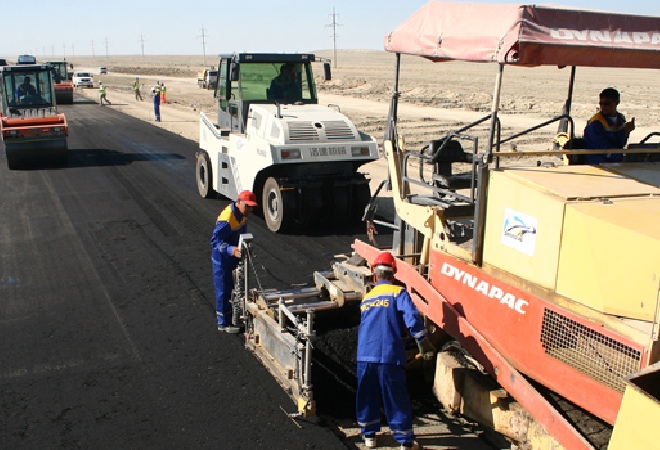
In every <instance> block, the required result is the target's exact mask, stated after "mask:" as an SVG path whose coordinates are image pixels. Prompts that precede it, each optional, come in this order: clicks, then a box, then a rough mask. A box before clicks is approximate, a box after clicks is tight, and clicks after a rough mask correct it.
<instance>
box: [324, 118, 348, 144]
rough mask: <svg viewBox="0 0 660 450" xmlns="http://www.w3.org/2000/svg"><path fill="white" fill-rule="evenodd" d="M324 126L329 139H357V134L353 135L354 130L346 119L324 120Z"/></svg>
mask: <svg viewBox="0 0 660 450" xmlns="http://www.w3.org/2000/svg"><path fill="white" fill-rule="evenodd" d="M324 126H325V136H326V137H327V138H328V139H347V140H353V139H355V136H354V135H353V130H352V129H351V127H350V126H349V125H348V124H347V123H346V122H344V121H341V120H336V121H330V122H324Z"/></svg>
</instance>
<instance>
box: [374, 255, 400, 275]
mask: <svg viewBox="0 0 660 450" xmlns="http://www.w3.org/2000/svg"><path fill="white" fill-rule="evenodd" d="M376 266H389V267H391V268H392V272H394V273H396V259H395V258H394V256H392V254H391V253H390V252H382V253H381V254H379V255H378V256H376V259H374V263H373V264H372V265H371V269H372V270H373V268H374V267H376Z"/></svg>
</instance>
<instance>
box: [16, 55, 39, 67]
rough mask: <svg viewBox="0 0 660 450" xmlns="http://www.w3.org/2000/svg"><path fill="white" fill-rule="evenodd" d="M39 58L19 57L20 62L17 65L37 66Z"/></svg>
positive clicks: (30, 56)
mask: <svg viewBox="0 0 660 450" xmlns="http://www.w3.org/2000/svg"><path fill="white" fill-rule="evenodd" d="M36 63H37V58H35V57H34V56H32V55H18V61H17V63H16V64H18V65H21V64H36Z"/></svg>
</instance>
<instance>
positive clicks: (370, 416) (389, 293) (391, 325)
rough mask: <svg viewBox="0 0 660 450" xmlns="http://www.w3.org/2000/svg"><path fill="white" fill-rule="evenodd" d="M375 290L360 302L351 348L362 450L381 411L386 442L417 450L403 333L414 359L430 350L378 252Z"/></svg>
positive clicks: (390, 264)
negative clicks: (416, 353) (387, 431)
mask: <svg viewBox="0 0 660 450" xmlns="http://www.w3.org/2000/svg"><path fill="white" fill-rule="evenodd" d="M372 270H373V275H374V282H375V285H374V287H373V289H372V290H371V291H369V292H368V293H367V294H366V295H365V296H364V298H363V299H362V302H360V311H361V312H360V327H359V328H358V346H357V383H358V385H357V395H356V410H357V419H358V424H359V425H360V429H361V432H362V437H363V439H364V444H365V446H366V447H369V448H372V447H376V445H377V443H376V433H378V432H379V431H380V414H381V407H383V409H384V411H385V417H386V418H387V423H388V425H389V427H390V430H391V432H392V437H393V438H394V440H396V441H397V442H398V443H399V444H401V449H408V448H413V449H421V448H422V447H421V445H419V443H417V442H416V441H415V434H414V433H413V425H412V406H411V404H410V396H409V395H408V391H407V388H406V348H405V340H404V338H403V337H402V336H404V334H403V333H404V331H406V328H407V329H408V330H409V331H410V334H411V335H412V337H413V338H414V339H415V341H416V342H417V345H418V347H419V352H420V355H423V356H424V357H425V358H430V357H432V355H433V351H434V350H435V349H434V347H433V345H432V344H431V342H430V341H429V339H428V337H427V334H428V332H427V330H426V328H425V327H424V321H423V320H422V317H421V315H420V314H419V311H418V310H417V308H416V307H415V304H414V303H413V301H412V299H411V298H410V294H408V292H407V291H406V290H405V288H404V287H403V286H399V285H396V284H394V283H393V281H394V274H395V273H396V260H395V259H394V257H393V256H392V254H391V253H390V252H382V253H380V254H379V255H378V256H377V257H376V259H375V260H374V263H373V265H372Z"/></svg>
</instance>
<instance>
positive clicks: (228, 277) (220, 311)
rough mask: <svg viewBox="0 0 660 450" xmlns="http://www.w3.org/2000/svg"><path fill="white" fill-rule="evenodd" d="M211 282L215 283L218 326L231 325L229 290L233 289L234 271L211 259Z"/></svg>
mask: <svg viewBox="0 0 660 450" xmlns="http://www.w3.org/2000/svg"><path fill="white" fill-rule="evenodd" d="M213 284H214V285H215V314H216V316H217V317H218V326H219V327H228V326H230V325H231V316H232V308H231V291H232V289H234V271H233V270H232V269H227V268H225V267H223V266H222V264H221V263H219V262H216V261H213Z"/></svg>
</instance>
